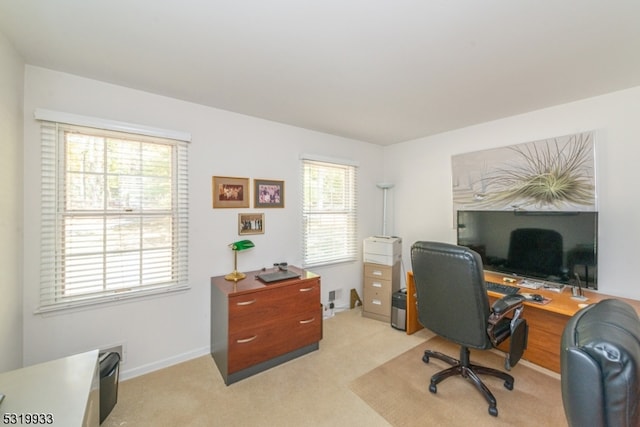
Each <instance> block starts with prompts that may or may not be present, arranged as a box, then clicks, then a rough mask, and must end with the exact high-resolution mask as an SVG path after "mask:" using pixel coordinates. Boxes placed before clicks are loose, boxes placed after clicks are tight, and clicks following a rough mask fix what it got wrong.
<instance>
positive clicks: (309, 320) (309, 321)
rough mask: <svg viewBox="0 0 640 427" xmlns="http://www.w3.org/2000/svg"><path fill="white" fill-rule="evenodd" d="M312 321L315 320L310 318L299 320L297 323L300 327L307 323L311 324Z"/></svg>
mask: <svg viewBox="0 0 640 427" xmlns="http://www.w3.org/2000/svg"><path fill="white" fill-rule="evenodd" d="M314 320H316V318H315V317H312V318H311V319H308V320H299V321H298V323H300V324H301V325H305V324H307V323H311V322H313V321H314Z"/></svg>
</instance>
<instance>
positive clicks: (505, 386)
mask: <svg viewBox="0 0 640 427" xmlns="http://www.w3.org/2000/svg"><path fill="white" fill-rule="evenodd" d="M504 388H506V389H507V390H513V383H512V382H509V381H505V382H504Z"/></svg>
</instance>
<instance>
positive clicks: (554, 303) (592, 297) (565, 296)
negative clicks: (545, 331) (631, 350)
mask: <svg viewBox="0 0 640 427" xmlns="http://www.w3.org/2000/svg"><path fill="white" fill-rule="evenodd" d="M504 277H509V276H505V275H504V274H498V273H492V272H486V273H485V280H487V281H492V282H497V283H503V280H502V279H503V278H504ZM505 284H507V285H511V286H517V285H516V284H511V283H505ZM519 288H520V293H530V294H540V295H542V296H543V297H545V298H549V299H550V300H551V301H550V302H549V303H547V304H539V303H535V302H532V301H526V302H525V305H527V306H531V307H536V308H539V309H541V310H546V311H550V312H552V313H557V314H561V315H564V316H568V317H571V316H573V315H574V314H575V313H576V312H577V311H578V310H580V308H582V307H583V304H594V303H596V302H598V301H602V300H605V299H609V298H615V299H619V300H622V301H625V302H627V303H629V304H630V305H631V306H632V307H633V308H635V309H636V311H637V312H638V314H640V301H638V300H632V299H628V298H619V297H614V296H612V295H607V294H602V293H599V292H594V291H589V290H585V291H584V296H585V297H587V300H586V301H578V300H575V299H573V298H571V287H570V286H567V287H565V288H564V289H563V290H562V292H553V291H549V290H545V289H528V288H525V287H521V286H519ZM487 293H488V294H489V295H490V296H492V297H495V298H500V297H502V296H503V295H502V294H499V293H496V292H491V291H489V292H487Z"/></svg>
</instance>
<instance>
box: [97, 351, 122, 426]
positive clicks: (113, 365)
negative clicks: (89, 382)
mask: <svg viewBox="0 0 640 427" xmlns="http://www.w3.org/2000/svg"><path fill="white" fill-rule="evenodd" d="M98 360H99V362H100V424H102V422H103V421H104V420H105V418H107V416H109V414H110V413H111V410H112V409H113V407H114V406H115V405H116V402H117V401H118V379H119V376H120V355H119V354H118V353H116V352H113V351H112V352H107V353H100V355H99V359H98Z"/></svg>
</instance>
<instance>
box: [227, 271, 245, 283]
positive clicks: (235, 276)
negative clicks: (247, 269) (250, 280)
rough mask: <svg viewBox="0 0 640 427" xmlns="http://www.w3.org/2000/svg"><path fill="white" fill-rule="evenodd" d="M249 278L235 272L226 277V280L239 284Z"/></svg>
mask: <svg viewBox="0 0 640 427" xmlns="http://www.w3.org/2000/svg"><path fill="white" fill-rule="evenodd" d="M245 277H247V275H246V274H244V273H240V272H239V271H238V270H233V271H232V272H231V273H229V274H227V275H226V276H224V278H225V280H229V281H233V282H237V281H238V280H242V279H244V278H245Z"/></svg>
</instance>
